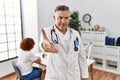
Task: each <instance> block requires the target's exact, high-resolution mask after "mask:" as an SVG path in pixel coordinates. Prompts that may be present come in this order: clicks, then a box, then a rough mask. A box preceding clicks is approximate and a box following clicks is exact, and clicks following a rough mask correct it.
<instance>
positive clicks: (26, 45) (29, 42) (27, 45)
mask: <svg viewBox="0 0 120 80" xmlns="http://www.w3.org/2000/svg"><path fill="white" fill-rule="evenodd" d="M34 45H35V42H34V40H33V39H32V38H24V39H23V40H22V41H21V43H20V48H21V49H22V50H25V51H30V50H31V49H32V48H33V47H34Z"/></svg>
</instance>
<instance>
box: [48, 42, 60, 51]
mask: <svg viewBox="0 0 120 80" xmlns="http://www.w3.org/2000/svg"><path fill="white" fill-rule="evenodd" d="M47 51H48V52H52V53H58V50H57V49H56V48H55V46H54V44H53V43H51V42H50V43H49V44H48V46H47Z"/></svg>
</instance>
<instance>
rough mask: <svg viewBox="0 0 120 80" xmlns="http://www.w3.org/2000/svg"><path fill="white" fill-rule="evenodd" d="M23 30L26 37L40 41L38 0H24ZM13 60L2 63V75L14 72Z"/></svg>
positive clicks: (0, 71) (0, 70)
mask: <svg viewBox="0 0 120 80" xmlns="http://www.w3.org/2000/svg"><path fill="white" fill-rule="evenodd" d="M22 12H23V14H22V16H23V32H24V37H32V38H33V39H34V40H35V42H36V44H37V43H38V24H37V0H22ZM11 61H16V59H13V60H9V61H5V62H2V63H0V77H3V76H5V75H7V74H10V73H12V72H13V71H14V70H13V68H12V65H11Z"/></svg>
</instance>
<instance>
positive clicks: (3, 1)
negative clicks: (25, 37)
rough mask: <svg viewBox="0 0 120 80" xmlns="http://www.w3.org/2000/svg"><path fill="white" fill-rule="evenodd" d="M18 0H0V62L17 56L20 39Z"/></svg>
mask: <svg viewBox="0 0 120 80" xmlns="http://www.w3.org/2000/svg"><path fill="white" fill-rule="evenodd" d="M20 9H21V8H20V0H0V62H2V61H6V60H9V59H12V58H15V57H17V55H18V51H19V44H20V41H21V39H22V23H21V10H20Z"/></svg>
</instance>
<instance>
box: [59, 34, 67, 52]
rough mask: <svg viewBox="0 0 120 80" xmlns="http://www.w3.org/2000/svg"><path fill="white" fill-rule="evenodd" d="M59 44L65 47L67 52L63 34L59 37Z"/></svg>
mask: <svg viewBox="0 0 120 80" xmlns="http://www.w3.org/2000/svg"><path fill="white" fill-rule="evenodd" d="M59 38H60V39H59V44H60V45H61V46H62V47H63V49H65V51H66V52H67V49H66V45H65V42H64V41H63V39H62V36H60V37H59Z"/></svg>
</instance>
